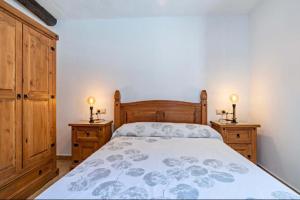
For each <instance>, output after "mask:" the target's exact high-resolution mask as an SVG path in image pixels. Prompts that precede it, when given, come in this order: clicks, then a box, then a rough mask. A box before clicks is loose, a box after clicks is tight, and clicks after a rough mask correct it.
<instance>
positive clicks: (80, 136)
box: [76, 128, 101, 142]
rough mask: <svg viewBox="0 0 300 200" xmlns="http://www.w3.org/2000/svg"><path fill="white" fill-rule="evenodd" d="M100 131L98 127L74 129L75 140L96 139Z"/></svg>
mask: <svg viewBox="0 0 300 200" xmlns="http://www.w3.org/2000/svg"><path fill="white" fill-rule="evenodd" d="M100 137H101V131H100V130H98V129H80V128H79V129H76V141H78V142H79V141H98V140H99V138H100Z"/></svg>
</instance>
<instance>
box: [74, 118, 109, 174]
mask: <svg viewBox="0 0 300 200" xmlns="http://www.w3.org/2000/svg"><path fill="white" fill-rule="evenodd" d="M69 126H71V127H72V166H71V169H72V168H74V167H76V166H77V165H78V164H79V163H80V162H82V161H83V160H84V159H86V158H87V157H89V156H90V155H91V154H92V153H94V152H95V151H97V150H98V149H99V148H101V147H102V146H103V145H105V144H106V143H107V142H108V141H109V140H110V138H111V136H112V129H111V127H112V121H103V122H99V123H96V122H95V123H89V122H88V121H86V122H85V121H83V122H79V123H74V124H69Z"/></svg>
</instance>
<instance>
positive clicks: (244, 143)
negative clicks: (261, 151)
mask: <svg viewBox="0 0 300 200" xmlns="http://www.w3.org/2000/svg"><path fill="white" fill-rule="evenodd" d="M210 123H211V126H212V128H213V129H215V130H216V131H218V132H219V133H220V134H221V135H222V137H223V140H224V142H225V143H226V144H227V145H229V146H230V147H231V148H233V149H234V150H236V151H237V152H239V153H240V154H241V155H243V156H244V157H246V158H247V159H249V160H250V161H252V162H253V163H255V164H256V136H257V128H259V127H260V125H258V124H248V123H237V124H232V123H220V122H210Z"/></svg>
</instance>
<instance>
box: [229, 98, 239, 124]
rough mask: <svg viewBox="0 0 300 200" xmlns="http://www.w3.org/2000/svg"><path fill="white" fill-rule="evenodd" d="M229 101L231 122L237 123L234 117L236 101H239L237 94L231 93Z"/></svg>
mask: <svg viewBox="0 0 300 200" xmlns="http://www.w3.org/2000/svg"><path fill="white" fill-rule="evenodd" d="M229 99H230V101H231V103H232V120H231V122H232V123H237V118H236V103H237V102H238V101H239V96H238V95H237V94H231V95H230V97H229Z"/></svg>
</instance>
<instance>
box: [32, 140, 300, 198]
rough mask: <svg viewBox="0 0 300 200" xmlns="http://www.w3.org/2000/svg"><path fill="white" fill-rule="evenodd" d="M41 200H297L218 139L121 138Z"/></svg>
mask: <svg viewBox="0 0 300 200" xmlns="http://www.w3.org/2000/svg"><path fill="white" fill-rule="evenodd" d="M37 198H38V199H66V198H68V199H89V198H91V199H134V198H137V199H150V198H151V199H176V198H177V199H210V198H213V199H220V198H221V199H224V198H228V199H251V198H258V199H274V198H279V199H292V198H295V199H297V198H298V199H299V198H300V197H299V196H298V195H297V194H296V193H295V192H293V191H292V190H290V189H289V188H287V187H286V186H284V185H283V184H281V183H280V182H279V181H277V180H276V179H274V178H273V177H271V176H270V175H268V174H267V173H265V172H264V171H263V170H261V169H260V168H258V167H257V166H255V165H254V164H252V163H251V162H250V161H248V160H247V159H245V158H244V157H242V156H241V155H239V154H238V153H236V152H235V151H233V150H232V149H231V148H230V147H228V146H227V145H226V144H224V143H223V142H222V141H220V140H218V139H214V138H172V137H164V138H162V137H126V136H119V137H115V138H114V139H112V140H111V141H110V142H109V143H108V144H107V145H105V146H104V147H103V148H101V149H100V150H98V151H97V152H95V153H94V154H93V155H92V156H90V157H89V158H88V159H87V160H85V161H84V162H83V163H81V164H80V165H79V166H78V167H76V168H75V169H74V170H72V171H71V172H70V173H68V174H67V175H66V176H65V177H63V178H61V179H60V180H59V181H57V182H56V183H55V184H53V185H52V186H51V187H50V188H48V189H47V190H46V191H45V192H43V193H42V194H41V195H39V196H38V197H37Z"/></svg>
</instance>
